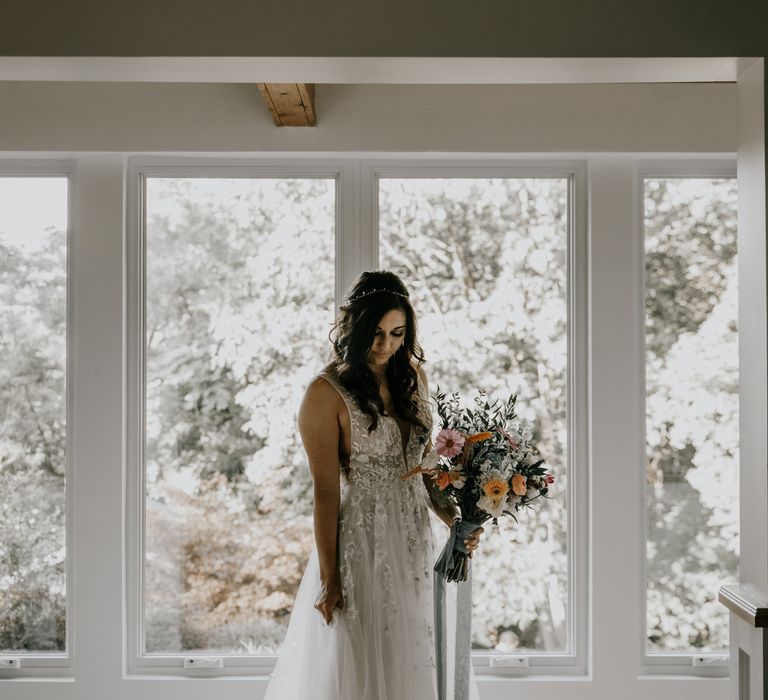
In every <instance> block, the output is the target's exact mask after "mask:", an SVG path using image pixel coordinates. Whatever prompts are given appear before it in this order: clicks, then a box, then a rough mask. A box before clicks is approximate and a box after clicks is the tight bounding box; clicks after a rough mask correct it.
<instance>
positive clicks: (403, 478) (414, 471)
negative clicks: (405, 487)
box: [400, 464, 424, 481]
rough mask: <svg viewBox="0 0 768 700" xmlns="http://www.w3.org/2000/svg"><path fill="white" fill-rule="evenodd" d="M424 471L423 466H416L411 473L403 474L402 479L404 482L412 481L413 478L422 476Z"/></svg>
mask: <svg viewBox="0 0 768 700" xmlns="http://www.w3.org/2000/svg"><path fill="white" fill-rule="evenodd" d="M422 471H424V470H423V469H422V468H421V465H420V464H419V465H418V466H416V467H414V468H413V469H411V471H409V472H407V473H406V474H403V475H402V476H401V477H400V478H401V479H402V480H403V481H405V480H406V479H410V478H411V477H412V476H416V475H417V474H421V472H422Z"/></svg>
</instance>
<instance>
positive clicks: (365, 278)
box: [325, 270, 427, 433]
mask: <svg viewBox="0 0 768 700" xmlns="http://www.w3.org/2000/svg"><path fill="white" fill-rule="evenodd" d="M373 290H377V291H376V292H375V293H371V292H373ZM360 295H364V296H360ZM356 297H360V298H356ZM393 309H401V310H402V311H403V312H404V313H405V337H404V338H403V344H402V346H401V347H400V349H399V350H398V351H397V352H396V353H395V354H394V355H393V356H392V357H391V358H390V359H389V361H388V362H387V368H386V377H387V383H388V385H389V391H390V394H391V396H392V402H393V404H394V410H395V413H396V414H397V416H398V417H399V418H401V419H402V420H406V421H408V422H409V423H411V424H412V425H414V426H417V430H421V431H423V432H426V431H427V426H426V425H425V424H424V423H423V422H422V421H421V419H420V418H419V416H418V403H417V401H416V399H415V398H414V396H416V395H417V394H416V388H417V386H418V384H417V382H418V379H417V371H416V367H414V365H413V362H412V360H413V359H415V360H416V362H417V363H418V364H419V365H421V364H423V363H424V351H423V350H422V348H421V346H420V345H419V342H418V339H417V330H416V314H415V313H414V311H413V307H412V306H411V303H410V300H409V299H408V289H407V288H406V286H405V284H403V281H402V280H401V279H400V278H399V277H398V276H397V275H396V274H395V273H394V272H390V271H388V270H366V271H365V272H361V273H360V276H359V277H358V278H357V281H355V282H354V283H353V284H352V286H351V287H350V288H349V289H348V290H347V293H346V294H345V301H344V303H343V304H342V305H341V306H340V307H339V313H338V315H337V316H336V320H335V322H334V324H333V327H332V328H331V331H330V333H329V334H328V337H329V339H330V341H331V344H332V350H331V354H330V360H329V362H328V364H327V365H326V367H325V370H326V371H328V372H330V373H331V374H333V375H334V376H335V377H337V378H338V380H339V382H340V383H341V385H342V386H343V387H344V388H345V389H346V390H347V391H348V392H349V393H350V394H351V395H352V396H353V398H354V399H355V401H356V402H357V405H358V406H359V407H360V410H361V411H362V412H363V413H365V414H366V415H367V416H368V417H369V418H370V419H371V423H370V425H369V427H368V432H369V433H370V432H372V431H373V430H375V429H376V427H377V426H378V424H379V416H380V415H383V414H384V402H383V401H382V400H381V395H380V394H379V383H378V380H377V379H376V377H375V375H374V374H373V372H372V371H371V369H370V367H369V366H368V353H369V352H370V350H371V347H372V346H373V341H374V339H375V336H376V327H377V326H378V325H379V321H381V319H382V317H383V316H384V314H386V313H387V312H389V311H392V310H393Z"/></svg>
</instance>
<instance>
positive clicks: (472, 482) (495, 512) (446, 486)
mask: <svg viewBox="0 0 768 700" xmlns="http://www.w3.org/2000/svg"><path fill="white" fill-rule="evenodd" d="M433 398H434V399H435V401H436V403H437V413H438V416H439V418H440V423H441V428H440V431H439V432H438V434H437V437H436V438H435V443H434V449H433V450H432V452H430V453H429V454H428V455H427V456H426V457H425V458H424V461H423V462H422V464H421V465H419V466H418V467H416V468H415V469H412V470H411V471H410V472H408V473H407V474H406V475H405V476H404V477H403V478H409V477H413V476H415V475H417V474H421V473H426V474H429V475H430V477H431V478H432V479H433V480H434V481H435V483H436V484H437V487H438V488H439V489H440V491H442V492H443V493H444V494H445V496H446V497H447V498H448V499H450V500H451V501H452V502H453V503H455V504H456V505H457V506H458V507H459V510H460V512H461V521H460V522H458V523H455V524H454V528H452V529H451V540H452V541H451V540H449V543H448V544H447V545H446V549H445V550H444V551H443V555H441V558H440V560H438V565H437V566H436V571H438V572H439V573H440V574H441V575H443V576H444V577H445V578H446V579H447V580H448V581H466V580H467V569H468V556H469V555H468V554H467V552H466V550H465V549H464V547H463V541H464V538H465V537H466V535H467V534H468V533H469V532H471V531H472V530H474V529H476V528H478V527H480V525H482V524H483V523H484V522H485V521H487V520H489V519H491V520H492V521H493V524H494V525H497V524H498V518H500V517H502V516H504V515H508V516H511V517H512V518H514V519H515V521H517V517H516V515H515V514H516V513H517V512H519V511H520V510H522V509H523V508H532V507H533V506H532V503H533V502H534V501H535V500H536V499H538V498H547V492H548V491H549V488H550V486H551V485H552V483H554V481H555V477H554V476H553V475H552V474H550V473H549V472H548V471H547V470H546V469H545V468H544V467H542V464H543V463H544V459H543V458H542V457H541V455H540V453H539V450H538V448H537V447H536V446H535V445H534V444H533V443H532V442H531V441H532V438H533V434H532V433H531V430H530V428H529V427H528V425H527V423H526V422H525V420H521V419H519V418H518V417H517V415H516V414H515V404H516V402H517V394H513V395H512V396H510V398H509V399H508V400H507V401H506V402H505V403H503V404H499V401H498V400H494V401H493V402H492V403H489V402H488V400H487V397H486V393H485V392H484V391H482V390H481V391H479V392H478V396H476V397H475V398H474V403H475V408H474V410H473V409H471V408H462V407H460V405H459V394H458V392H454V393H453V394H451V395H450V396H447V395H446V394H444V393H441V392H440V391H439V388H438V391H437V392H436V393H435V394H434V395H433Z"/></svg>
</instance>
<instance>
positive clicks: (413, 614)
mask: <svg viewBox="0 0 768 700" xmlns="http://www.w3.org/2000/svg"><path fill="white" fill-rule="evenodd" d="M408 500H409V499H408V498H407V497H406V498H405V500H403V501H401V500H400V499H399V498H398V497H397V496H395V497H394V498H391V497H390V498H388V499H387V500H386V501H385V502H381V503H377V504H375V506H374V505H372V504H368V506H369V507H366V508H363V507H360V503H357V504H356V507H354V508H347V512H346V513H344V517H343V518H342V519H341V522H340V528H339V552H340V570H341V575H342V589H343V593H344V598H345V600H344V607H343V609H341V610H339V609H337V610H335V611H334V614H333V620H332V622H331V624H330V625H326V623H325V621H324V619H323V618H322V616H321V615H320V613H319V612H318V611H317V610H316V609H315V608H314V604H315V601H316V599H317V595H318V593H319V591H320V569H319V561H318V555H317V550H316V549H315V548H314V547H313V549H312V553H311V555H310V559H309V562H308V564H307V567H306V569H305V571H304V575H303V578H302V581H301V584H300V586H299V590H298V593H297V596H296V600H295V602H294V607H293V612H292V614H291V619H290V622H289V625H288V630H287V632H286V637H285V639H284V641H283V644H282V646H281V648H280V657H279V659H278V661H277V665H276V666H275V670H274V672H273V674H272V676H271V678H270V682H269V685H268V687H267V691H266V695H265V700H436V698H437V682H436V676H435V666H436V665H435V646H434V630H433V615H434V607H433V597H432V596H433V582H432V573H433V572H432V566H433V564H434V559H435V554H434V552H435V542H436V540H435V536H436V535H437V536H438V537H439V536H440V535H442V537H443V538H445V537H447V529H446V528H445V526H444V525H443V524H442V523H439V521H437V519H436V518H435V517H434V516H432V515H431V514H430V513H428V512H427V511H426V509H425V508H424V507H423V503H422V504H418V503H409V502H407V501H408ZM347 505H349V504H347ZM344 507H345V504H344V503H342V513H343V512H344ZM371 508H373V510H371ZM366 513H368V515H366ZM371 513H375V517H374V516H373V515H371ZM404 519H405V520H406V521H407V522H406V523H403V520H404ZM438 523H439V524H438ZM414 528H416V529H414ZM437 528H440V529H439V530H438V529H437ZM415 532H418V533H419V535H420V536H419V537H415V536H414V533H415ZM438 533H439V534H438ZM440 546H442V542H440ZM447 588H448V600H447V612H448V615H447V618H448V625H447V628H448V629H447V633H448V652H449V653H448V659H447V663H448V697H449V698H451V697H453V691H452V682H451V679H452V676H453V663H452V660H453V658H454V653H453V649H454V643H453V642H454V637H455V632H454V630H455V625H454V624H452V622H453V620H455V597H456V593H455V589H456V587H455V585H453V584H450V585H448V586H447ZM470 698H471V700H477V698H478V694H477V688H476V686H475V682H474V677H473V676H472V677H471V679H470Z"/></svg>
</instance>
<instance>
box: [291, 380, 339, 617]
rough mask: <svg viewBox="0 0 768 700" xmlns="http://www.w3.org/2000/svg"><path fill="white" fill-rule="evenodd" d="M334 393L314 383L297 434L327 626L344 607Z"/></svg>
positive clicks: (320, 606)
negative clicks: (310, 485) (310, 489)
mask: <svg viewBox="0 0 768 700" xmlns="http://www.w3.org/2000/svg"><path fill="white" fill-rule="evenodd" d="M340 400H341V397H340V396H339V394H338V392H337V391H336V389H334V388H333V387H332V386H331V385H330V384H329V383H328V382H327V381H325V380H324V379H321V378H319V377H318V378H316V379H314V380H313V381H312V382H311V383H310V385H309V386H308V387H307V390H306V392H305V394H304V398H303V399H302V402H301V406H300V407H299V421H298V422H299V433H300V434H301V440H302V442H303V443H304V450H305V451H306V453H307V460H308V461H309V469H310V471H311V472H312V480H313V482H314V497H315V505H314V516H315V517H314V525H315V543H316V545H317V554H318V559H319V562H320V581H321V584H322V589H321V592H320V595H319V596H318V600H317V602H316V604H315V607H316V608H317V609H318V610H319V611H320V613H321V614H322V615H323V617H324V618H325V621H326V622H327V623H329V624H330V622H331V619H332V617H333V608H334V607H341V605H342V604H343V600H342V596H341V581H340V579H339V568H338V559H337V552H336V549H337V534H338V526H339V503H340V493H341V487H340V484H339V467H340V464H339V421H338V401H340Z"/></svg>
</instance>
